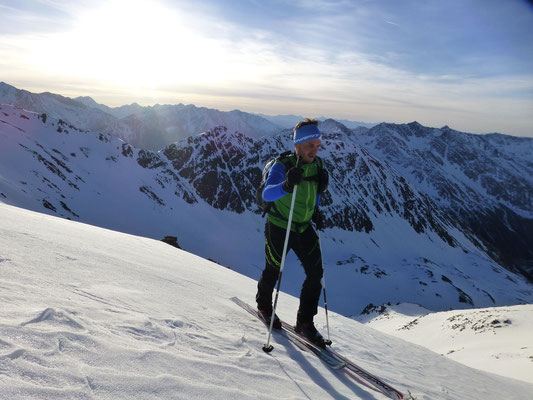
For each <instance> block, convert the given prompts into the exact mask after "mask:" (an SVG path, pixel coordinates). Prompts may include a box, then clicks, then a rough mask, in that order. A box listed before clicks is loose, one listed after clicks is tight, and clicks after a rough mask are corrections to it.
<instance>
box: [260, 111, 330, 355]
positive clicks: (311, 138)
mask: <svg viewBox="0 0 533 400" xmlns="http://www.w3.org/2000/svg"><path fill="white" fill-rule="evenodd" d="M293 138H294V153H292V154H289V155H286V156H285V157H284V159H283V160H281V159H278V161H276V163H275V164H274V165H273V166H272V168H271V170H270V172H269V174H268V177H267V180H266V185H265V189H264V190H263V199H264V201H266V202H272V206H271V207H270V209H269V211H268V217H267V221H266V224H265V256H266V266H265V269H264V270H263V273H262V275H261V278H260V279H259V282H258V284H257V295H256V301H257V308H258V310H259V312H260V313H261V314H262V315H263V318H264V319H265V320H266V321H267V323H270V322H271V318H272V313H273V311H272V292H273V290H274V286H275V285H276V282H277V280H278V276H279V270H280V264H281V260H282V256H283V254H282V252H283V246H284V242H285V235H286V230H287V224H288V216H289V213H290V205H291V200H292V195H293V191H294V187H295V186H296V185H298V188H297V190H296V199H295V204H294V210H293V219H292V223H291V227H290V230H291V232H290V236H289V242H288V246H287V251H289V250H290V249H292V250H293V251H294V253H295V254H296V256H297V257H298V259H299V260H300V262H301V263H302V265H303V268H304V271H305V275H306V278H305V280H304V282H303V285H302V290H301V293H300V306H299V309H298V314H297V319H296V326H295V330H296V331H297V332H298V333H301V334H303V335H304V336H306V337H307V338H308V339H309V340H311V341H312V342H314V343H316V344H318V345H324V343H325V340H324V338H323V337H322V335H321V334H320V333H319V332H318V331H317V329H316V328H315V326H314V324H313V317H314V316H315V315H316V314H317V312H318V310H317V308H318V300H319V298H320V291H321V290H322V284H321V280H322V275H323V270H322V255H321V251H320V244H319V239H318V236H317V234H316V232H315V230H314V229H313V226H312V225H311V221H313V222H314V223H315V226H316V228H317V229H319V230H320V229H322V225H323V218H322V214H321V212H320V211H319V210H318V202H319V200H320V195H321V194H322V193H323V192H324V191H325V190H326V189H327V185H328V173H327V171H326V170H325V169H324V165H323V162H322V160H321V159H320V158H318V157H317V153H318V151H319V149H320V146H321V143H322V135H321V133H320V131H319V129H318V121H317V120H311V119H308V118H307V119H305V120H304V121H301V122H299V123H298V124H297V125H296V126H295V128H294V135H293ZM272 326H273V328H275V329H281V322H280V320H279V318H278V316H277V315H274V322H273V325H272Z"/></svg>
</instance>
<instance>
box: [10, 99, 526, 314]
mask: <svg viewBox="0 0 533 400" xmlns="http://www.w3.org/2000/svg"><path fill="white" fill-rule="evenodd" d="M0 107H1V109H0V120H1V123H0V138H1V140H2V142H3V143H4V144H5V145H4V146H3V147H2V149H0V153H1V154H0V155H1V157H0V160H1V161H0V176H1V177H2V179H0V200H1V201H3V202H5V203H8V204H13V205H17V206H20V207H25V208H28V209H32V210H36V211H40V212H45V213H49V214H52V215H57V216H62V217H64V218H70V219H73V220H78V221H83V222H86V223H90V224H93V225H97V226H102V227H106V228H109V229H114V230H119V231H122V232H127V233H132V234H138V235H143V236H148V237H153V238H162V237H164V236H167V235H172V236H177V237H178V241H179V243H180V245H181V246H182V247H183V248H185V249H187V250H188V251H191V252H193V253H195V254H199V255H201V256H203V257H205V258H210V259H214V260H216V261H218V262H219V263H221V264H222V265H226V266H230V267H231V268H232V269H235V270H237V271H239V272H241V273H243V274H245V275H247V276H250V277H252V278H255V279H257V277H258V276H259V274H260V272H261V269H262V265H261V264H262V263H263V259H264V255H263V254H262V253H263V247H264V243H263V237H262V233H261V231H262V225H263V223H264V221H263V219H262V218H261V217H260V214H259V211H258V210H257V209H256V208H255V204H254V198H253V193H254V190H255V187H256V186H257V185H258V182H259V180H260V176H261V170H262V167H263V165H264V162H265V161H266V160H267V159H268V158H270V157H272V156H273V155H276V154H279V152H280V151H282V150H283V151H284V150H285V149H286V148H287V146H290V143H291V140H292V139H291V135H290V130H287V131H284V132H282V133H281V134H279V135H276V136H273V137H263V138H260V139H254V138H251V137H248V136H246V135H244V134H242V133H239V132H233V131H230V130H228V129H227V128H225V127H218V128H215V129H212V130H210V131H208V132H205V133H203V134H200V135H196V136H193V137H189V138H187V139H183V140H182V141H180V142H176V143H174V144H172V145H169V146H167V148H166V149H164V150H162V151H159V152H153V151H149V150H142V149H136V148H134V147H132V146H131V145H130V144H127V143H125V142H124V141H122V140H120V139H118V138H116V137H114V136H111V135H106V134H102V133H99V132H86V131H83V130H79V129H77V128H75V127H74V126H70V125H68V124H67V123H65V122H63V121H59V120H57V119H54V118H51V117H47V118H46V119H45V118H44V117H43V114H36V113H31V112H27V111H22V110H20V109H16V108H14V107H10V106H0ZM324 142H325V143H326V149H325V150H324V159H325V160H327V163H328V164H327V166H328V168H330V174H331V184H330V191H329V193H328V194H326V195H325V196H323V200H324V202H323V204H322V207H323V210H324V212H325V213H326V214H327V215H328V219H327V223H326V226H327V228H326V230H325V231H324V232H323V234H322V235H321V237H322V242H323V249H324V262H325V265H326V269H327V273H328V285H329V286H328V287H329V289H328V290H329V291H328V298H329V299H330V302H331V307H332V309H334V310H337V311H338V312H341V313H342V314H344V315H356V314H358V313H359V312H360V311H361V310H363V309H364V308H365V307H366V306H367V305H368V304H369V303H372V304H383V303H386V302H391V301H392V302H413V303H420V304H423V305H424V306H425V307H427V308H428V309H432V310H444V309H448V308H450V307H451V308H471V307H482V306H493V305H510V304H519V303H522V302H526V303H527V302H531V301H532V300H533V290H532V288H531V285H530V284H527V283H526V282H524V281H523V279H522V278H521V277H520V276H519V275H516V274H514V273H512V272H508V271H506V270H505V269H503V268H502V267H501V266H499V265H498V264H497V263H495V262H494V261H492V260H491V259H490V258H489V257H488V255H487V253H485V252H484V250H483V248H482V247H480V246H479V244H476V243H475V242H473V241H472V240H471V239H470V238H469V237H468V235H466V234H465V232H463V231H462V230H461V229H460V226H458V225H457V224H455V223H454V222H453V221H452V220H450V219H449V217H448V216H447V215H446V214H445V213H443V212H442V210H440V209H439V206H438V205H437V203H435V202H434V201H433V200H431V199H430V198H429V197H428V196H427V195H426V194H424V193H421V192H419V191H418V190H417V189H416V188H414V187H413V186H411V185H410V184H409V182H408V181H407V180H406V179H405V178H403V177H402V176H401V175H399V174H398V172H396V171H394V170H393V169H391V167H390V166H387V165H386V164H384V163H382V162H381V161H380V160H378V159H376V158H375V157H374V156H373V155H371V154H370V153H368V151H367V150H366V149H365V148H362V147H360V146H359V145H357V144H356V143H353V142H351V141H349V140H339V137H338V134H337V133H335V132H334V133H333V134H328V133H327V132H325V133H324ZM229 231H231V232H232V235H228V232H229ZM291 257H292V255H290V256H289V257H288V259H287V260H288V264H289V265H292V267H288V268H287V271H286V272H284V289H283V290H286V291H287V292H289V293H294V294H296V293H298V292H299V286H300V284H301V281H302V271H301V270H300V269H299V268H295V266H296V260H295V259H294V258H291ZM372 288H373V289H372Z"/></svg>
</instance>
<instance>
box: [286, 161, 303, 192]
mask: <svg viewBox="0 0 533 400" xmlns="http://www.w3.org/2000/svg"><path fill="white" fill-rule="evenodd" d="M303 173H304V171H303V170H302V169H301V168H299V167H292V168H291V169H289V170H288V171H287V174H286V175H285V180H284V181H283V190H285V191H286V192H287V193H292V191H293V190H294V186H296V185H299V184H300V182H301V181H302V175H303Z"/></svg>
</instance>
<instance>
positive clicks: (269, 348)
mask: <svg viewBox="0 0 533 400" xmlns="http://www.w3.org/2000/svg"><path fill="white" fill-rule="evenodd" d="M299 163H300V157H298V160H297V161H296V166H298V164H299ZM297 189H298V185H294V190H293V192H292V200H291V209H290V211H289V219H288V221H287V232H286V233H285V243H284V244H283V253H282V256H281V265H280V266H279V275H278V285H277V288H276V297H275V299H274V306H273V307H272V316H271V318H270V327H269V328H268V338H267V342H266V344H264V345H263V351H264V352H265V353H270V352H271V351H272V350H273V349H274V346H272V345H271V344H270V336H272V328H273V326H274V315H276V308H277V306H278V297H279V288H280V286H281V275H282V274H283V267H284V266H285V257H286V256H287V246H288V245H289V236H290V234H291V224H292V214H293V211H294V201H295V200H296V190H297Z"/></svg>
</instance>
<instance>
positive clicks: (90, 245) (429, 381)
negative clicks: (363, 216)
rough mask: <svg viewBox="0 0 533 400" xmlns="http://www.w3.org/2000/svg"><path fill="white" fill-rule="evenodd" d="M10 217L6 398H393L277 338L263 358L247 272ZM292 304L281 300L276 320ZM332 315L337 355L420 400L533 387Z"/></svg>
mask: <svg viewBox="0 0 533 400" xmlns="http://www.w3.org/2000/svg"><path fill="white" fill-rule="evenodd" d="M0 220H1V221H2V223H1V224H0V268H1V271H2V275H1V277H0V285H1V291H0V303H1V304H2V313H1V314H0V398H2V399H12V400H17V399H54V400H55V399H110V398H112V399H170V398H172V399H208V398H217V399H254V400H255V399H302V398H304V399H327V398H332V399H367V400H371V399H383V398H384V396H383V395H381V394H379V393H376V392H375V391H372V390H370V389H369V388H366V387H364V386H362V385H360V384H357V383H355V382H353V381H351V380H349V379H348V378H347V377H346V376H345V375H343V374H342V373H340V372H334V371H331V370H329V369H328V368H327V367H326V366H325V365H323V364H322V363H321V362H320V361H319V360H318V359H317V358H316V357H315V356H314V355H312V354H308V353H304V352H302V351H300V350H299V349H296V348H294V346H293V345H292V344H290V343H289V342H287V341H286V340H284V339H283V338H281V337H279V336H274V345H275V350H274V352H272V353H271V354H265V353H264V352H263V351H262V350H261V346H262V344H263V343H264V341H265V336H266V335H265V328H264V327H263V326H262V325H261V324H260V323H259V322H258V321H257V320H256V319H254V318H253V317H251V316H250V315H248V314H246V313H245V312H244V311H243V310H242V309H240V308H239V307H238V306H236V305H235V304H234V303H233V302H231V301H230V300H229V298H230V297H231V296H235V295H236V296H239V297H241V298H242V299H244V300H246V301H248V302H251V301H253V295H254V293H255V282H254V281H253V280H251V279H249V278H246V277H244V276H242V275H239V274H237V273H235V272H233V271H231V270H229V269H226V268H223V267H221V266H219V265H216V264H213V263H211V262H209V261H206V260H204V259H201V258H199V257H197V256H194V255H191V254H189V253H186V252H183V251H181V250H178V249H176V248H174V247H171V246H169V245H167V244H164V243H162V242H159V241H155V240H152V239H146V238H141V237H137V236H132V235H127V234H123V233H118V232H114V231H110V230H105V229H102V228H96V227H93V226H90V225H85V224H82V223H78V222H74V221H68V220H65V219H60V218H56V217H51V216H47V215H44V214H38V213H34V212H31V211H26V210H23V209H19V208H15V207H12V206H8V205H5V204H0ZM295 308H296V299H294V298H293V297H291V296H288V295H285V294H282V296H281V297H280V309H279V313H280V316H281V317H282V318H286V319H289V318H290V316H291V315H292V313H293V311H294V310H295ZM318 320H320V321H323V315H322V314H320V316H319V317H318ZM330 323H331V327H332V332H333V333H334V335H333V340H334V341H335V342H336V343H338V344H336V347H337V349H338V350H339V351H341V352H343V353H344V354H346V355H347V356H349V357H350V358H352V359H353V360H356V361H357V362H359V363H360V364H361V365H362V366H363V367H366V368H367V369H369V370H371V371H373V372H375V373H378V374H379V375H380V376H381V377H382V378H383V379H385V380H387V381H388V382H389V383H391V384H392V385H395V386H397V387H398V388H399V389H401V390H403V391H407V390H410V391H411V392H412V393H413V394H414V395H415V396H416V398H417V399H418V400H421V399H427V400H429V399H431V400H435V399H483V400H488V399H503V398H505V399H508V400H509V399H516V400H518V399H526V398H529V397H530V396H531V394H532V393H533V385H531V384H528V383H524V382H520V381H517V380H512V379H508V378H503V377H499V376H496V375H492V374H488V373H483V372H480V371H477V370H474V369H471V368H468V367H465V366H463V365H461V364H458V363H456V362H454V361H451V360H448V359H446V358H444V357H442V356H439V355H437V354H435V353H432V352H430V351H428V350H425V349H423V348H421V347H419V346H414V345H411V344H408V343H407V342H405V341H402V340H400V339H397V338H394V337H391V336H388V335H385V334H382V333H380V332H378V331H375V330H373V329H370V328H368V327H365V326H363V325H361V324H359V323H357V322H355V321H353V320H350V319H347V318H344V317H341V316H339V315H337V314H334V313H332V315H331V318H330ZM321 328H323V326H322V327H321Z"/></svg>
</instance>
